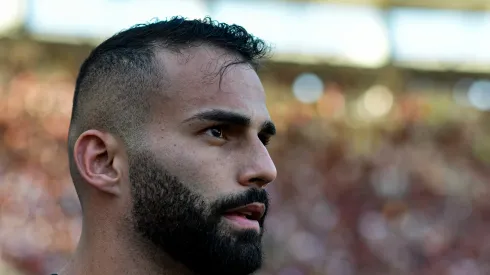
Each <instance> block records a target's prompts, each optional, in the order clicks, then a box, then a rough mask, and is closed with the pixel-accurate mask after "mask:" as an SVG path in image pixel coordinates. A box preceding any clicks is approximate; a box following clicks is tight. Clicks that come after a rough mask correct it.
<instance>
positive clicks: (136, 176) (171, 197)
mask: <svg viewBox="0 0 490 275" xmlns="http://www.w3.org/2000/svg"><path fill="white" fill-rule="evenodd" d="M162 166H163V165H162V164H160V163H159V162H158V161H157V160H156V159H155V157H153V156H152V155H151V153H144V154H141V153H140V154H138V155H132V156H131V157H130V169H129V178H130V181H131V195H132V199H133V208H132V211H131V220H132V223H133V226H134V231H135V232H136V233H137V235H139V236H140V237H142V238H143V239H144V240H145V241H149V242H150V243H151V244H153V245H154V246H155V247H156V248H157V250H160V251H162V252H164V253H166V254H167V255H169V256H170V257H172V258H173V259H174V260H175V261H177V262H180V263H181V264H183V265H185V266H186V267H187V268H189V269H190V270H191V271H193V272H195V273H197V274H203V275H207V274H213V275H220V274H226V275H246V274H251V273H253V272H254V271H256V270H257V269H259V268H260V266H261V265H262V261H263V255H262V235H263V231H264V230H263V225H264V219H265V216H266V215H264V216H263V217H262V219H261V220H260V221H259V224H260V228H261V230H260V233H259V232H257V231H256V230H253V229H250V230H240V231H238V230H232V229H231V228H230V227H228V226H225V224H224V221H223V213H224V212H225V211H226V210H229V209H232V208H236V207H239V206H243V205H246V204H249V203H253V202H260V203H264V204H265V206H266V209H268V206H269V199H268V195H267V192H266V191H265V190H263V189H258V188H251V189H248V190H247V191H246V192H244V193H242V194H239V195H230V196H226V197H223V198H220V199H219V200H217V201H215V202H213V203H209V202H206V200H205V199H204V198H203V197H201V196H200V195H199V194H196V193H194V192H192V191H191V190H190V189H189V188H187V186H186V185H185V184H184V183H182V182H181V181H180V180H179V179H178V178H177V177H175V176H173V175H171V174H170V173H169V172H168V171H166V170H165V169H164V167H162Z"/></svg>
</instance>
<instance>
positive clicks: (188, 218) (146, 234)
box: [129, 47, 276, 275]
mask: <svg viewBox="0 0 490 275" xmlns="http://www.w3.org/2000/svg"><path fill="white" fill-rule="evenodd" d="M183 56H184V58H183ZM161 58H162V61H163V63H164V64H165V69H164V71H165V72H164V74H165V77H166V78H167V79H169V81H170V87H168V88H166V91H165V96H162V99H161V102H158V101H155V102H154V104H153V106H152V109H153V110H152V114H153V117H152V121H153V122H152V123H150V124H149V126H148V129H147V131H148V135H147V140H145V141H144V142H142V144H145V145H144V146H141V148H139V149H138V150H133V151H134V152H129V179H130V182H131V198H132V202H133V203H132V210H131V220H132V223H133V225H134V230H135V231H136V232H137V233H138V235H139V236H141V237H142V238H144V239H145V241H149V242H150V243H152V244H153V245H154V246H155V247H157V249H161V251H162V252H165V253H166V254H168V255H170V256H171V257H172V258H174V259H175V260H176V261H178V262H180V263H182V264H184V265H185V266H187V267H188V268H190V269H191V270H193V271H194V272H196V273H199V274H238V275H240V274H250V273H252V272H253V271H255V270H257V269H258V268H259V267H260V265H261V263H262V247H261V238H262V234H263V224H264V218H265V214H266V211H267V207H268V204H269V202H268V198H267V193H266V191H265V190H264V189H262V188H263V187H264V186H265V185H266V184H267V183H269V182H271V181H273V180H274V179H275V177H276V169H275V166H274V164H273V162H272V160H271V158H270V156H269V154H268V152H267V150H266V148H265V143H267V141H268V139H269V138H270V137H271V136H272V135H273V134H274V132H275V130H274V127H273V124H272V123H271V122H270V118H269V114H268V111H267V108H266V106H265V96H264V91H263V87H262V85H261V83H260V80H259V78H258V76H257V74H256V73H255V72H254V71H253V70H252V69H251V68H250V67H249V66H248V65H244V64H242V65H232V66H230V67H229V68H228V69H227V70H226V71H225V73H224V74H222V75H221V77H220V74H219V70H220V69H221V68H223V66H224V65H226V63H228V62H230V61H232V59H231V58H233V57H231V56H229V55H226V54H225V53H224V52H222V51H219V50H217V49H214V48H210V47H200V48H193V49H190V50H186V52H184V53H183V55H173V54H165V55H163V56H162V57H161ZM183 59H185V60H184V61H183Z"/></svg>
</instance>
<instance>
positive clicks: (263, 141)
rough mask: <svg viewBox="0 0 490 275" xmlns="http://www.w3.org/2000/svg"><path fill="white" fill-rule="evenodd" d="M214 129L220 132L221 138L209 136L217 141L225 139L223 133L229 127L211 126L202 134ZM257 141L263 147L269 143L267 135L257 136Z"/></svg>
mask: <svg viewBox="0 0 490 275" xmlns="http://www.w3.org/2000/svg"><path fill="white" fill-rule="evenodd" d="M214 129H218V130H219V131H220V132H221V135H222V136H223V137H216V136H213V135H210V136H212V137H214V138H219V139H226V137H224V136H225V134H224V132H226V131H227V130H228V129H229V126H228V125H224V124H218V125H214V126H211V127H208V128H206V129H204V131H203V132H204V133H206V132H208V131H210V130H214ZM259 139H260V141H261V142H262V144H263V145H264V146H267V145H269V143H270V137H269V136H267V135H263V134H262V135H260V134H259Z"/></svg>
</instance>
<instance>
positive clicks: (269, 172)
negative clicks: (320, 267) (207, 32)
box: [60, 46, 276, 275]
mask: <svg viewBox="0 0 490 275" xmlns="http://www.w3.org/2000/svg"><path fill="white" fill-rule="evenodd" d="M162 53H164V54H162V55H158V57H157V58H158V59H159V61H160V62H161V64H165V66H164V67H163V65H162V70H163V69H164V75H165V77H166V78H167V79H169V80H170V87H168V89H166V90H165V91H162V94H161V95H160V96H159V97H158V98H157V99H155V100H154V101H153V102H152V110H151V114H152V117H151V119H150V122H149V123H148V124H147V125H145V134H144V138H143V139H142V140H141V144H139V145H138V146H134V147H136V148H137V149H136V152H130V150H129V149H128V148H127V147H126V146H125V145H124V143H123V142H122V141H121V140H120V139H118V138H117V137H115V136H114V135H112V134H111V133H108V132H103V131H98V130H89V131H86V132H84V133H83V134H82V135H80V137H79V138H78V140H77V142H76V145H75V148H74V152H75V161H76V163H77V167H78V170H79V173H80V175H81V177H82V178H83V181H84V183H85V184H84V186H85V189H84V192H83V193H84V194H83V196H82V200H83V205H84V209H83V228H82V234H81V237H80V241H79V245H78V247H77V250H76V252H75V254H74V256H73V259H72V260H71V261H70V262H69V263H68V264H67V266H66V267H65V268H64V269H63V271H62V272H61V273H60V274H63V275H64V274H75V275H77V274H93V275H97V274H150V275H151V274H169V275H171V274H195V273H194V272H193V271H192V270H191V269H189V268H188V266H186V265H185V264H184V263H182V262H183V261H178V260H174V258H175V257H170V256H169V255H168V254H167V253H165V252H164V250H162V249H160V248H161V247H158V246H155V245H154V244H152V243H151V242H150V241H148V239H145V238H142V237H141V236H140V235H139V234H138V232H136V231H137V230H135V229H134V224H135V223H136V221H137V220H138V217H140V216H141V215H143V214H142V213H144V212H141V211H143V210H141V211H140V212H138V211H134V210H135V208H137V207H135V202H136V201H137V198H136V197H135V195H134V193H132V191H131V185H132V180H131V179H133V181H138V177H135V176H134V175H130V174H131V173H130V167H131V155H133V156H135V157H134V158H132V160H133V162H135V161H136V162H137V161H139V163H140V164H143V163H142V162H144V158H138V157H136V156H150V157H151V159H152V161H153V162H154V165H153V166H149V167H150V168H149V169H154V168H155V167H162V168H164V169H165V170H166V172H168V173H170V174H171V175H172V176H174V177H176V178H178V180H179V182H180V183H181V184H182V185H183V186H185V187H186V188H187V189H189V190H192V192H194V194H196V195H197V196H199V198H201V199H202V202H203V203H204V205H212V203H213V202H216V201H219V200H220V199H221V198H225V197H229V196H239V195H242V194H244V193H246V192H247V191H249V190H250V189H255V190H260V189H262V188H264V187H265V186H266V185H267V184H268V183H270V182H272V181H273V180H274V179H275V177H276V168H275V166H274V163H273V161H272V160H271V158H270V155H269V153H268V151H267V149H266V147H265V146H264V144H263V141H264V137H266V138H268V137H269V136H271V135H272V134H273V133H272V132H273V131H272V130H271V127H273V125H272V123H271V122H270V116H269V113H268V110H267V107H266V104H265V93H264V89H263V86H262V84H261V81H260V79H259V77H258V75H257V74H256V72H255V71H254V70H252V69H251V68H250V67H249V66H248V65H247V64H239V65H233V66H231V67H229V68H228V69H227V70H226V71H225V74H224V75H223V76H222V78H221V83H220V78H219V77H211V76H212V74H213V73H214V75H215V74H216V73H217V71H216V70H218V69H219V68H222V67H223V65H226V64H227V62H230V61H231V60H233V58H234V56H231V55H229V54H227V53H226V52H224V51H223V50H220V49H216V48H213V47H209V46H200V47H194V48H189V49H186V50H184V51H183V52H182V53H183V54H182V55H176V54H169V52H164V51H162ZM182 56H186V58H182ZM184 59H185V60H184ZM220 84H221V85H220ZM210 111H211V112H210ZM203 113H204V114H205V115H203ZM230 113H233V114H234V115H232V118H234V119H232V120H231V121H229V122H227V126H226V127H225V128H219V127H218V128H216V127H215V128H213V127H214V126H215V125H216V123H217V122H216V121H213V120H212V119H214V118H216V117H220V118H223V114H228V117H229V116H230V115H229V114H230ZM206 114H207V115H206ZM235 116H241V117H243V118H247V119H248V120H249V121H248V122H249V123H243V121H242V120H243V119H241V120H240V119H236V117H235ZM210 119H211V120H210ZM237 123H238V124H237ZM153 162H152V163H153ZM137 163H138V162H137ZM141 167H142V168H141V169H143V170H144V167H145V166H141ZM134 173H135V172H134ZM145 179H146V180H150V179H149V178H145ZM133 184H134V182H133ZM133 192H134V190H133ZM149 199H150V200H154V201H155V202H156V201H158V200H156V198H154V199H152V198H149ZM141 202H143V203H144V202H145V200H144V199H142V200H141ZM204 209H211V208H210V207H207V208H204ZM203 212H204V214H203V215H208V214H209V215H211V214H210V213H206V212H210V211H203ZM138 215H139V216H138ZM140 218H144V217H140ZM147 222H149V223H151V222H152V220H149V221H147ZM155 226H162V225H161V224H155ZM169 226H170V225H169ZM216 226H217V227H216V228H217V230H218V233H217V237H220V238H227V239H229V240H236V239H237V238H238V236H239V235H240V234H241V233H243V232H242V231H243V229H240V228H237V227H236V226H235V225H233V224H231V223H230V222H229V221H227V220H225V219H224V218H220V219H219V222H218V223H217V225H216ZM261 230H262V229H261ZM261 233H262V232H261Z"/></svg>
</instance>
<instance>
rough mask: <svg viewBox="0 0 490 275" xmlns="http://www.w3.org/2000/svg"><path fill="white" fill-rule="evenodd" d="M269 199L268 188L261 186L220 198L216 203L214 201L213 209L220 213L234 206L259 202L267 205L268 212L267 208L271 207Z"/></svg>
mask: <svg viewBox="0 0 490 275" xmlns="http://www.w3.org/2000/svg"><path fill="white" fill-rule="evenodd" d="M269 201H270V197H269V193H268V192H267V191H266V190H264V189H259V188H250V189H248V190H247V191H245V192H243V193H240V194H234V195H228V196H226V197H223V198H221V199H218V200H217V201H216V202H215V203H213V209H214V210H215V214H218V215H219V214H223V213H224V212H226V211H227V210H230V209H233V208H237V207H240V206H245V205H247V204H251V203H254V202H259V203H263V204H264V205H265V211H266V212H267V210H268V209H269ZM264 216H265V215H264Z"/></svg>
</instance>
